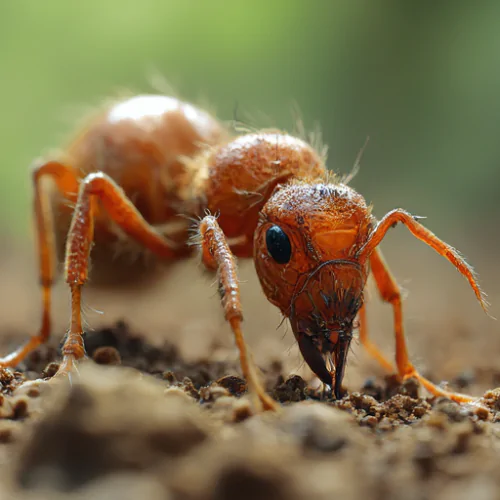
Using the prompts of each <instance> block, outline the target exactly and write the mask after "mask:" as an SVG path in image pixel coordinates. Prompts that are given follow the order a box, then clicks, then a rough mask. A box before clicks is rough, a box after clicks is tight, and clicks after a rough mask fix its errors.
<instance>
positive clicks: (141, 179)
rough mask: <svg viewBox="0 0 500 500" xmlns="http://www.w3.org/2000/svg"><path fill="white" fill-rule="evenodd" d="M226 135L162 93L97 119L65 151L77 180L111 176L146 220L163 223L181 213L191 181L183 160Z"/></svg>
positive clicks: (123, 105)
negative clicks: (99, 173)
mask: <svg viewBox="0 0 500 500" xmlns="http://www.w3.org/2000/svg"><path fill="white" fill-rule="evenodd" d="M225 134H226V131H225V129H224V127H223V126H222V125H221V124H219V122H218V121H217V120H216V119H215V118H213V117H211V116H210V115H209V114H208V113H206V112H205V111H202V110H200V109H198V108H196V107H195V106H193V105H191V104H188V103H185V102H182V101H179V100H178V99H176V98H173V97H168V96H162V95H140V96H135V97H132V98H130V99H127V100H125V101H122V102H118V103H116V104H114V105H112V106H111V107H109V108H108V109H107V110H106V111H105V112H104V113H102V114H101V115H100V116H99V117H97V118H96V119H95V120H94V121H93V122H91V123H90V125H89V126H88V127H87V129H86V130H85V131H84V132H83V133H82V134H80V136H79V137H78V138H77V140H76V141H74V142H73V144H72V145H71V146H70V148H69V149H68V151H67V152H66V153H65V155H64V158H63V161H64V162H65V163H67V164H68V165H71V166H72V167H73V168H74V169H75V170H76V171H77V172H78V173H79V177H80V178H83V177H85V175H87V174H89V173H92V172H104V173H106V174H107V175H109V176H110V177H111V178H112V179H113V180H114V181H115V182H116V183H117V184H118V185H119V186H120V187H121V188H122V189H123V190H124V192H125V194H126V195H127V196H128V197H129V198H130V199H131V200H132V201H133V203H134V205H135V206H136V207H137V208H138V210H139V211H140V212H141V214H142V215H143V217H144V218H145V219H146V221H147V222H149V223H151V224H153V225H155V224H164V223H166V222H168V221H169V219H170V218H171V217H173V216H175V215H176V214H177V213H178V211H179V202H180V198H181V195H182V193H183V191H184V190H185V189H186V184H189V183H190V182H191V172H189V171H188V169H187V166H186V161H185V158H190V157H193V156H195V155H196V154H198V153H199V152H200V151H201V150H202V149H203V148H204V147H206V146H212V145H214V144H217V143H219V142H220V141H221V140H222V138H223V137H225Z"/></svg>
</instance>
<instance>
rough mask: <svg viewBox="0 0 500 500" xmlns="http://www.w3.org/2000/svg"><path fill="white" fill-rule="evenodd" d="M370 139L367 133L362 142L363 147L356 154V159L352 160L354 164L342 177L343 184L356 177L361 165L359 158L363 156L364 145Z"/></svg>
mask: <svg viewBox="0 0 500 500" xmlns="http://www.w3.org/2000/svg"><path fill="white" fill-rule="evenodd" d="M369 141H370V136H369V135H367V136H366V139H365V143H364V144H363V147H362V148H361V149H360V150H359V153H358V156H356V161H355V162H354V165H353V166H352V170H351V171H350V172H349V173H348V174H347V175H346V176H345V177H344V178H343V179H342V182H343V183H344V184H349V182H351V181H352V180H353V179H354V177H356V175H357V173H358V172H359V167H360V165H361V159H362V158H363V154H364V152H365V149H366V146H367V145H368V142H369Z"/></svg>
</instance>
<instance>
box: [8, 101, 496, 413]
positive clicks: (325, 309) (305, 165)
mask: <svg viewBox="0 0 500 500" xmlns="http://www.w3.org/2000/svg"><path fill="white" fill-rule="evenodd" d="M48 179H50V180H51V181H52V183H53V184H54V185H55V186H56V187H57V190H58V191H59V194H60V195H61V196H60V199H58V202H57V203H55V202H54V196H53V195H52V194H51V191H49V190H48V189H47V186H46V184H45V180H48ZM348 180H349V179H344V180H342V179H339V178H336V177H334V176H332V175H331V174H328V173H327V170H326V167H325V161H324V158H323V156H322V155H321V154H320V153H318V152H317V151H316V150H315V149H314V148H313V147H312V146H310V145H309V144H308V143H306V142H305V141H304V140H302V139H299V138H296V137H292V136H290V135H287V134H285V133H283V132H278V131H261V132H258V133H247V134H245V135H239V136H236V137H234V136H231V135H230V134H229V133H228V131H227V130H226V128H225V127H224V126H223V125H222V124H220V123H219V122H218V121H217V120H216V119H215V118H213V117H212V116H210V115H209V114H208V113H207V112H205V111H202V110H200V109H198V108H196V107H194V106H193V105H191V104H188V103H184V102H182V101H180V100H178V99H176V98H172V97H168V96H163V95H139V96H134V97H131V98H127V99H125V100H122V101H118V102H115V103H113V104H111V105H108V106H107V107H106V109H104V110H103V112H102V113H100V114H99V115H98V116H97V117H95V118H94V119H93V120H92V121H90V122H89V123H88V124H87V125H86V127H85V128H84V129H83V130H82V132H81V133H80V134H79V135H78V136H77V137H76V139H75V140H74V142H72V143H71V144H70V145H69V147H68V148H67V149H66V150H65V151H63V152H62V153H61V154H60V155H59V158H58V159H57V160H51V161H48V162H39V163H37V164H36V166H35V167H34V169H33V183H34V212H35V220H36V228H37V237H38V252H39V263H40V281H41V287H42V299H43V302H42V305H43V308H42V310H43V313H42V321H41V328H40V331H39V333H38V334H37V335H35V336H32V337H31V339H30V340H29V341H28V342H27V343H26V344H25V345H24V346H22V347H20V348H19V349H17V350H16V351H14V352H12V353H11V354H9V355H8V356H6V357H4V358H0V365H1V366H16V365H17V364H19V362H20V361H21V360H22V359H23V358H25V357H26V355H27V354H28V353H30V352H31V351H32V350H33V349H35V348H36V347H37V346H38V345H40V344H42V343H43V342H46V341H47V339H48V338H49V335H50V330H51V317H50V307H51V287H52V285H53V283H54V280H55V274H56V271H55V270H56V260H57V259H56V246H57V245H56V239H57V238H56V236H57V233H58V232H61V231H62V233H63V234H65V235H67V238H66V247H65V277H66V282H67V284H68V285H69V288H70V292H71V322H70V328H69V331H68V333H67V336H66V338H65V341H64V343H63V346H62V354H63V360H62V363H61V365H60V367H59V371H58V375H59V374H63V375H64V374H69V373H70V372H71V370H72V369H73V368H74V367H75V363H76V362H77V361H78V360H80V359H82V358H83V357H84V356H85V349H84V341H83V328H82V317H81V293H82V287H83V286H84V284H85V283H86V281H87V278H88V274H89V257H90V252H91V249H92V246H93V244H94V243H95V244H96V246H97V247H102V249H103V250H105V249H111V250H112V251H110V252H108V253H106V252H104V253H102V252H101V253H100V254H99V258H106V259H107V262H108V261H109V264H108V265H110V266H111V265H112V263H113V261H112V259H111V257H112V256H114V250H116V248H117V247H118V248H120V246H123V245H125V240H126V239H132V240H135V242H137V243H138V244H139V245H140V246H141V247H143V248H144V249H146V250H148V251H150V252H151V253H152V254H154V255H156V256H157V257H159V258H160V259H163V260H165V261H172V260H175V259H180V258H184V257H186V256H189V255H191V254H192V253H193V250H194V247H196V246H198V248H199V249H200V253H201V260H202V262H203V264H204V265H205V267H206V268H207V269H209V270H211V271H215V272H216V273H217V276H218V284H219V287H218V289H219V293H220V297H221V302H222V306H223V309H224V315H225V318H226V320H227V321H228V323H229V324H230V326H231V329H232V331H233V333H234V337H235V340H236V344H237V347H238V349H239V354H240V362H241V368H242V372H243V375H244V377H245V378H246V380H247V382H248V384H249V390H250V392H251V394H252V395H253V396H254V397H256V400H257V401H258V402H259V404H260V405H261V407H262V408H263V409H265V410H270V409H276V408H277V404H276V403H275V402H274V400H273V399H272V398H271V397H270V396H269V395H268V394H267V393H266V392H265V390H264V388H263V386H262V384H261V382H260V380H259V377H258V374H257V373H258V372H257V369H256V368H255V365H254V363H253V360H252V357H251V355H250V353H249V351H248V349H247V345H246V343H245V340H244V337H243V333H242V326H241V325H242V320H243V314H242V307H241V303H240V292H239V282H238V277H237V270H236V262H235V257H239V258H250V257H252V256H253V259H254V263H255V268H256V271H257V274H258V276H259V279H260V282H261V285H262V289H263V291H264V293H265V295H266V297H267V298H268V300H269V301H270V302H271V303H272V304H274V305H275V306H277V307H278V308H279V309H280V311H281V312H282V314H283V315H284V316H285V317H286V318H288V320H289V321H290V323H291V326H292V330H293V333H294V336H295V338H296V340H297V343H298V346H299V348H300V352H301V354H302V356H303V358H304V360H305V361H306V362H307V364H308V365H309V367H310V368H311V370H312V371H313V372H314V373H315V374H316V375H317V376H318V378H319V379H320V380H321V381H322V382H323V383H324V384H325V385H326V386H329V387H333V390H334V395H335V396H336V397H337V398H340V397H341V384H342V379H343V376H344V369H345V366H346V359H347V354H348V351H349V347H350V343H351V341H352V338H353V330H354V327H355V325H356V324H357V323H356V322H355V319H356V318H358V321H359V339H360V342H361V343H362V344H363V345H364V346H365V347H366V349H367V350H368V352H369V353H370V354H371V355H372V356H373V357H374V358H375V359H376V360H378V362H379V363H380V364H381V365H382V366H383V367H384V368H385V369H386V370H387V371H393V365H392V363H390V362H389V361H388V360H387V359H386V358H385V357H384V356H383V355H382V354H381V353H380V351H379V350H378V349H377V347H376V346H375V345H374V344H372V343H371V341H370V340H369V339H368V337H367V330H366V313H365V305H364V300H363V291H364V288H365V284H366V280H367V277H368V275H369V274H370V273H371V274H372V275H373V277H374V279H375V281H376V284H377V287H378V290H379V292H380V295H381V297H382V299H383V300H384V301H386V302H388V303H389V304H391V305H392V307H393V312H394V328H395V340H396V368H397V373H398V375H399V377H400V379H402V380H404V379H407V378H409V377H415V378H416V379H418V381H419V382H420V383H421V384H422V385H423V386H424V387H425V388H426V389H427V390H428V391H429V392H430V393H432V394H433V395H440V396H446V397H448V398H451V399H453V400H455V401H458V402H469V401H472V398H471V397H469V396H466V395H462V394H457V393H452V392H448V391H445V390H443V389H441V388H439V387H437V386H436V385H434V384H433V383H432V382H430V381H429V380H427V379H426V378H424V377H423V376H422V375H421V374H420V373H419V372H418V371H417V370H416V368H415V367H414V366H413V364H412V363H411V362H410V359H409V356H408V350H407V346H406V341H405V335H404V330H403V314H402V305H401V292H400V289H399V287H398V285H397V283H396V281H395V280H394V278H393V276H392V275H391V272H390V271H389V269H388V267H387V264H386V263H385V261H384V259H383V257H382V254H381V252H380V250H379V249H378V245H379V243H380V242H381V241H382V239H383V238H384V236H385V234H386V233H387V231H388V229H389V228H391V227H393V226H395V225H396V224H397V223H402V224H404V225H405V226H406V227H407V228H408V229H409V231H410V232H411V233H412V234H413V235H414V236H415V237H416V238H418V239H420V240H422V241H423V242H424V243H426V244H427V245H429V246H431V247H432V248H433V249H434V250H435V251H436V252H437V253H439V254H440V255H442V256H443V257H445V258H446V259H448V261H449V262H451V263H452V264H453V265H454V266H455V267H456V268H457V270H458V271H459V272H460V273H461V274H462V275H463V276H464V277H465V278H466V279H467V280H468V281H469V283H470V285H471V287H472V289H473V290H474V293H475V295H476V297H477V299H478V300H479V302H480V304H481V306H482V307H483V309H485V310H486V307H487V304H486V301H485V299H484V296H483V294H482V292H481V289H480V287H479V284H478V282H477V280H476V277H475V275H474V273H473V270H472V268H471V267H470V266H469V265H468V264H467V263H466V262H465V261H464V260H463V259H462V257H461V256H460V255H459V254H458V253H457V252H456V251H455V250H454V249H453V248H452V247H451V246H449V245H448V244H446V243H444V242H443V241H441V240H440V239H439V238H438V237H437V236H435V235H434V234H433V233H432V232H430V231H429V230H428V229H426V228H425V227H424V226H422V225H421V224H420V222H419V221H418V217H413V216H412V215H410V214H409V213H408V212H406V211H404V210H401V209H397V210H393V211H391V212H389V213H388V214H387V215H385V216H384V217H383V218H382V219H381V220H380V221H377V220H376V219H375V217H374V216H373V215H372V214H371V208H370V206H368V205H367V203H366V202H365V200H364V198H363V197H362V196H361V195H360V194H359V193H357V192H356V191H355V190H354V189H352V188H351V187H349V186H348V185H347V182H348ZM132 200H133V201H132ZM68 207H69V208H68ZM56 211H62V212H65V213H66V214H67V215H68V216H69V218H70V219H71V223H70V225H69V229H68V226H67V225H65V224H63V223H61V222H60V220H64V218H63V219H57V221H58V222H57V223H56V219H55V218H54V213H55V212H56ZM211 214H218V215H217V216H214V215H211ZM179 215H181V216H184V217H178V216H179ZM196 218H198V219H199V220H197V222H196V223H195V224H194V231H195V237H194V239H190V237H189V231H190V230H193V224H192V223H191V222H190V219H195V220H196ZM61 224H62V226H64V227H62V226H61Z"/></svg>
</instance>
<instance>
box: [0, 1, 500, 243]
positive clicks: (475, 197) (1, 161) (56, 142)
mask: <svg viewBox="0 0 500 500" xmlns="http://www.w3.org/2000/svg"><path fill="white" fill-rule="evenodd" d="M0 62H1V66H0V67H1V70H2V76H1V79H0V109H1V111H2V117H1V120H0V138H1V141H2V147H1V148H0V228H1V229H2V231H3V234H4V238H2V240H3V242H4V243H5V242H6V241H9V240H10V241H21V242H22V241H24V240H25V239H26V238H27V237H28V235H29V234H30V198H31V192H30V187H31V186H30V178H29V170H28V167H29V165H30V162H31V161H32V160H33V159H34V158H36V157H38V156H40V155H47V154H48V153H49V152H50V151H51V150H53V149H54V148H57V147H61V146H62V145H64V144H65V143H66V141H67V140H68V139H69V138H70V137H71V134H72V132H74V128H75V123H76V122H77V121H78V118H79V116H80V115H81V114H82V112H84V111H85V112H87V111H88V109H89V107H92V106H98V105H99V103H100V102H101V101H102V100H103V99H105V98H106V97H109V96H113V95H116V93H117V92H119V91H121V90H123V89H129V90H132V91H134V92H151V91H154V86H152V84H151V77H152V76H153V75H157V76H158V75H160V76H161V77H163V78H164V79H165V80H166V81H168V82H169V84H170V85H172V87H173V88H174V89H176V91H177V92H178V94H179V95H180V96H181V97H182V98H184V99H187V100H192V101H194V102H202V103H205V102H208V103H210V104H211V106H212V107H213V108H215V109H216V110H217V113H218V115H219V116H220V117H221V118H223V119H231V118H233V116H234V111H235V109H236V108H237V109H238V118H240V119H242V120H244V121H245V120H250V122H251V123H252V124H254V125H259V126H269V125H273V126H279V127H280V128H284V129H287V130H293V123H294V117H293V113H292V109H293V106H294V103H297V105H298V107H299V108H300V110H301V111H302V116H303V118H304V121H305V124H306V127H307V128H309V129H313V128H314V124H315V123H316V122H317V123H319V124H320V126H321V129H322V131H323V136H324V141H325V142H326V143H327V144H328V145H329V147H330V153H329V166H330V168H333V169H335V170H339V171H342V172H347V171H349V170H350V168H351V167H352V164H353V162H354V160H355V158H356V155H357V154H358V152H359V150H360V149H361V147H362V145H363V143H364V141H365V138H366V137H367V136H370V143H369V145H368V148H367V150H366V152H365V155H364V157H363V160H362V167H361V171H360V173H359V175H358V177H357V178H356V179H355V181H354V183H353V184H354V186H355V187H356V188H357V189H358V190H359V191H361V192H362V193H363V194H364V195H365V196H366V198H367V199H368V200H369V201H371V202H373V203H374V205H375V214H376V215H378V216H381V215H383V213H384V212H386V211H388V210H389V209H391V208H395V207H398V206H401V207H404V208H407V209H408V210H410V211H412V212H414V213H416V214H419V215H426V216H428V217H429V219H428V221H427V225H428V226H429V227H431V228H432V229H433V230H435V231H436V232H439V234H440V235H441V236H442V237H443V238H444V239H447V238H455V241H454V242H457V239H458V242H462V241H463V240H468V241H470V242H478V243H479V244H480V245H481V246H483V244H484V245H485V246H486V247H488V248H489V247H491V251H492V252H493V251H494V247H493V246H492V245H489V243H490V242H492V241H495V240H496V239H497V238H496V236H497V235H496V231H495V229H494V228H496V227H498V223H497V217H498V216H499V215H500V209H499V196H498V194H499V191H500V141H499V140H498V134H499V128H500V99H499V98H498V94H499V92H500V2H497V1H493V0H492V1H482V2H479V3H475V2H470V1H443V2H430V1H428V2H427V1H420V2H402V1H384V0H379V1H373V0H358V1H347V0H345V1H341V0H338V1H333V0H330V1H326V0H325V1H316V2H306V1H291V0H288V1H272V2H269V1H255V0H253V1H251V2H227V1H214V0H211V1H181V0H142V1H141V2H133V1H126V0H104V1H102V0H101V1H97V0H86V1H85V2H68V1H67V0H45V1H36V0H31V1H29V0H18V1H8V0H4V1H2V2H1V4H0ZM248 117H257V118H252V119H249V118H248ZM265 117H266V118H265ZM471 244H473V243H471ZM474 244H475V243H474ZM486 251H487V250H486Z"/></svg>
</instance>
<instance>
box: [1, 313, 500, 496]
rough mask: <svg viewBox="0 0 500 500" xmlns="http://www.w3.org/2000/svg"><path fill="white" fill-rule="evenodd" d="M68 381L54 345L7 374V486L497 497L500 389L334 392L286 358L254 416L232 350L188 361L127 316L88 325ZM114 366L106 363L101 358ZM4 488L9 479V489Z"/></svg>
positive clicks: (382, 386)
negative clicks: (464, 399)
mask: <svg viewBox="0 0 500 500" xmlns="http://www.w3.org/2000/svg"><path fill="white" fill-rule="evenodd" d="M86 346H87V351H88V355H89V357H91V358H93V360H94V361H95V362H94V363H93V362H90V361H86V362H83V363H81V364H80V367H79V373H78V375H76V376H75V377H73V378H72V383H71V384H69V383H68V381H67V380H60V381H57V382H55V383H46V382H40V381H34V382H30V383H26V384H24V385H21V382H23V381H26V380H29V379H33V378H36V377H40V376H43V377H47V380H48V379H50V377H51V375H53V374H54V373H55V371H56V369H57V362H56V360H57V349H56V348H54V347H47V346H46V347H43V348H42V349H40V350H39V351H38V352H37V353H36V354H34V355H33V356H31V357H30V358H29V359H28V360H27V362H26V364H25V366H24V367H23V371H19V372H14V373H11V372H10V371H8V370H4V371H3V372H2V373H0V381H1V384H2V389H3V395H2V397H1V399H0V418H1V420H0V443H2V444H0V458H1V459H3V461H4V467H3V468H2V471H3V477H2V478H1V480H2V482H1V484H2V486H0V493H2V494H3V496H1V497H2V498H4V497H5V498H13V499H17V498H33V499H37V498H78V499H80V498H81V499H87V498H88V499H90V498H92V499H95V498H97V499H99V498H103V499H104V498H134V499H137V498H151V499H155V498H179V499H186V500H187V499H189V500H198V499H199V500H204V499H211V500H212V499H213V500H215V499H233V498H239V499H247V498H248V499H251V498H252V499H253V498H262V499H301V498H325V499H326V498H333V497H341V498H343V499H346V498H347V499H349V498H410V499H411V498H415V499H417V498H418V499H421V498H445V499H446V498H453V499H456V498H459V499H460V498H471V497H481V498H495V495H497V493H496V492H497V491H500V489H499V488H500V476H499V475H498V474H497V470H498V466H499V465H500V452H499V447H498V436H499V434H498V429H497V428H496V426H497V424H496V421H497V420H499V417H498V415H499V414H498V410H499V409H500V398H499V396H500V393H499V392H496V391H490V392H489V393H487V394H486V395H485V398H484V400H483V406H482V407H479V406H477V407H472V406H461V405H458V404H456V403H453V402H450V401H447V400H444V399H424V398H422V397H419V394H418V393H419V388H418V386H417V385H416V384H415V382H414V381H408V382H407V383H405V384H403V385H400V384H398V383H397V381H396V380H395V379H394V378H391V377H387V378H386V379H384V380H382V381H379V382H377V381H373V380H368V381H367V382H366V384H365V386H364V387H363V389H362V390H361V392H352V393H349V394H346V395H345V396H344V397H343V398H342V399H341V400H340V401H334V400H332V399H331V396H330V395H328V394H323V393H322V392H319V391H318V390H313V389H311V388H309V387H308V384H307V383H306V381H304V380H303V379H302V378H301V377H299V376H297V375H294V376H291V377H288V378H287V379H285V378H284V377H283V374H282V373H281V367H280V366H279V364H277V363H273V364H272V365H270V366H267V367H264V370H263V372H264V376H265V380H266V385H267V388H268V390H269V391H270V393H271V394H273V396H274V397H275V399H277V400H278V401H279V402H280V403H281V411H280V412H279V413H278V414H269V413H268V414H262V415H256V414H254V412H253V410H252V406H251V404H250V401H249V399H248V396H247V395H246V384H245V381H244V380H242V379H241V378H240V372H239V367H238V366H237V364H235V363H234V362H229V361H224V360H217V359H212V360H211V359H210V357H209V358H207V359H206V360H204V361H200V362H196V363H195V362H186V361H185V360H183V359H182V357H181V356H180V354H179V351H178V350H177V349H176V348H175V346H173V345H172V344H169V343H165V344H163V345H160V346H153V345H151V344H149V343H147V342H145V341H144V340H143V339H142V337H141V336H140V335H137V334H134V333H133V332H130V331H129V329H128V328H127V326H126V325H125V324H123V323H119V324H117V325H116V326H115V327H113V328H107V329H103V330H100V331H98V332H96V333H93V334H90V335H88V336H87V339H86ZM99 365H107V366H99ZM1 488H3V491H1Z"/></svg>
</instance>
